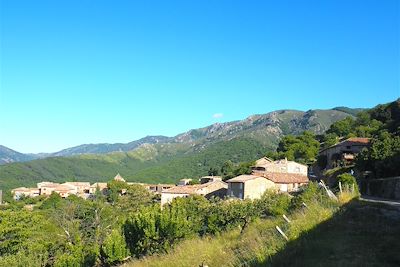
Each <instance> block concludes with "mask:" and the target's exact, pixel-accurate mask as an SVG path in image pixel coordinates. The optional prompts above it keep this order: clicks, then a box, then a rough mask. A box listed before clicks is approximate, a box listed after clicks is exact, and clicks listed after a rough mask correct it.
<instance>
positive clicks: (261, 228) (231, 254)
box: [123, 201, 337, 267]
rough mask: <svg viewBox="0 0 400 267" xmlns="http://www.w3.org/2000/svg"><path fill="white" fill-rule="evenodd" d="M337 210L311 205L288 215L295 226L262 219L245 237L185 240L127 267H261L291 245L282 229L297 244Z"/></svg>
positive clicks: (233, 233)
mask: <svg viewBox="0 0 400 267" xmlns="http://www.w3.org/2000/svg"><path fill="white" fill-rule="evenodd" d="M336 210H337V206H335V205H332V206H329V205H323V204H321V203H319V202H317V201H315V202H312V203H308V207H307V208H306V207H304V208H302V209H300V210H297V211H295V212H294V213H292V214H290V215H288V216H289V218H290V219H291V223H287V222H286V221H285V220H284V219H283V218H281V217H271V218H266V219H258V220H256V221H255V222H253V223H252V224H250V226H249V227H248V228H247V229H246V230H245V231H244V232H243V233H242V234H240V230H239V229H235V230H232V231H228V232H224V233H222V234H220V235H217V236H214V237H209V236H208V237H203V238H200V237H196V238H193V239H189V240H185V241H183V242H181V243H179V244H178V245H177V246H175V248H174V249H172V250H171V251H170V252H169V253H167V254H160V255H153V256H148V257H145V258H142V259H140V260H134V261H132V262H129V263H126V264H124V265H123V266H126V267H136V266H138V267H140V266H160V267H161V266H163V267H164V266H167V267H168V266H182V267H183V266H201V265H202V264H203V263H204V265H208V266H250V265H251V266H257V265H258V263H261V262H265V261H266V260H267V259H268V258H270V257H272V256H273V255H274V254H276V253H277V252H279V251H280V250H282V249H283V248H284V247H285V245H286V243H287V241H286V240H285V239H284V238H283V237H282V236H281V235H280V234H279V233H278V232H277V230H276V229H275V226H279V227H280V228H281V229H282V230H283V231H284V232H285V233H286V235H287V236H288V237H289V239H290V240H294V239H296V238H298V237H299V235H301V234H302V233H304V232H307V231H309V230H311V229H313V228H314V227H315V226H316V225H318V224H319V223H321V222H323V221H325V220H328V219H329V218H331V217H332V215H333V214H334V213H335V211H336Z"/></svg>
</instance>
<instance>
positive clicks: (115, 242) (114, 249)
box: [101, 229, 129, 264]
mask: <svg viewBox="0 0 400 267" xmlns="http://www.w3.org/2000/svg"><path fill="white" fill-rule="evenodd" d="M101 249H102V253H103V254H104V256H105V258H106V262H107V263H108V264H114V263H117V262H120V261H122V260H123V259H125V258H126V257H127V256H128V255H129V250H128V248H127V246H126V242H125V236H124V235H123V234H122V233H121V232H120V231H118V230H116V229H114V230H112V232H111V234H110V235H109V236H108V237H107V238H106V239H105V240H104V243H103V245H102V247H101Z"/></svg>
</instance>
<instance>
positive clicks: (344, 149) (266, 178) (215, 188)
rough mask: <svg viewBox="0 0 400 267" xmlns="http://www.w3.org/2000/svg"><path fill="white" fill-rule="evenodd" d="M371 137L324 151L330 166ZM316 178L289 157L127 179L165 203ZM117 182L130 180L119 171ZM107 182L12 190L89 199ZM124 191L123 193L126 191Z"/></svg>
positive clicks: (284, 187) (255, 195)
mask: <svg viewBox="0 0 400 267" xmlns="http://www.w3.org/2000/svg"><path fill="white" fill-rule="evenodd" d="M368 142H369V140H368V138H348V139H346V140H344V141H342V142H340V143H338V144H336V145H334V146H331V147H329V148H327V149H323V150H321V151H320V155H323V156H325V157H326V158H327V162H326V168H332V167H334V166H335V165H336V164H337V162H338V161H340V162H344V163H345V164H347V163H351V161H352V160H354V158H355V155H356V154H357V153H359V152H360V151H361V150H362V148H364V147H366V146H368ZM310 179H315V177H314V175H312V173H311V172H309V167H308V166H307V165H304V164H300V163H298V162H295V161H290V160H287V159H280V160H275V161H274V160H272V159H269V158H267V157H263V158H260V159H258V160H257V161H256V162H255V165H254V166H252V167H251V173H250V174H243V175H239V176H237V177H233V178H231V179H228V180H226V181H223V179H222V177H220V176H204V177H201V178H200V179H198V181H195V180H194V179H181V180H180V181H179V182H178V183H177V184H146V183H133V182H127V184H128V185H141V186H143V187H144V188H146V189H147V190H148V191H150V192H153V193H154V194H159V195H161V206H163V205H165V204H167V203H170V202H171V201H172V200H173V199H174V198H177V197H187V196H190V195H201V196H204V197H205V198H207V199H209V198H212V197H218V198H221V199H223V198H237V199H259V198H261V196H262V195H263V194H264V193H265V192H266V191H267V190H274V191H276V192H288V193H291V192H296V191H298V190H299V189H300V187H301V186H303V185H306V184H307V183H308V182H309V181H310ZM113 180H114V181H119V182H126V180H125V179H124V178H123V177H122V176H121V175H120V174H117V175H116V176H115V177H114V179H113ZM107 189H108V188H107V183H105V182H97V183H94V184H90V183H89V182H65V183H62V184H60V183H53V182H46V181H45V182H40V183H38V184H37V187H36V188H26V187H19V188H15V189H13V190H12V191H11V193H12V195H13V197H14V199H15V200H18V199H21V198H22V197H36V196H43V195H44V196H49V195H51V194H52V193H57V194H59V195H60V196H61V197H62V198H67V197H68V196H70V195H76V196H79V197H82V198H85V199H88V198H92V197H94V195H95V194H96V192H100V193H102V194H104V195H106V194H107ZM123 193H124V192H121V194H123Z"/></svg>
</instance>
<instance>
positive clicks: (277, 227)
mask: <svg viewBox="0 0 400 267" xmlns="http://www.w3.org/2000/svg"><path fill="white" fill-rule="evenodd" d="M275 228H276V230H278V232H279V233H280V234H281V235H282V236H283V238H285V239H286V241H289V238H288V237H287V236H286V235H285V233H284V232H283V231H282V230H281V228H279V226H278V225H277V226H275Z"/></svg>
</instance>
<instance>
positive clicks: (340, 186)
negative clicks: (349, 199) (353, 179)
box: [339, 181, 343, 194]
mask: <svg viewBox="0 0 400 267" xmlns="http://www.w3.org/2000/svg"><path fill="white" fill-rule="evenodd" d="M339 190H340V194H341V193H343V192H342V182H341V181H339Z"/></svg>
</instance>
